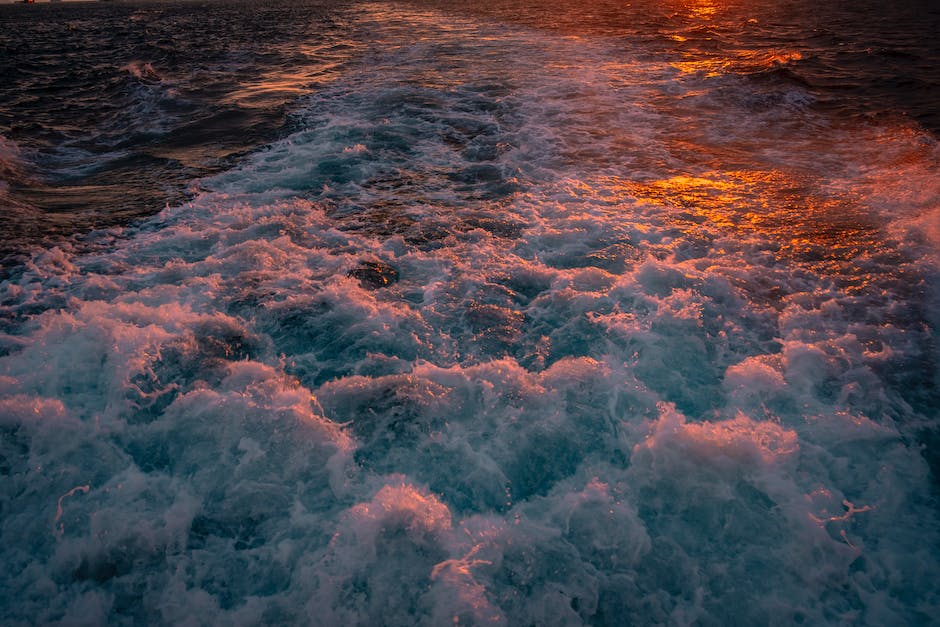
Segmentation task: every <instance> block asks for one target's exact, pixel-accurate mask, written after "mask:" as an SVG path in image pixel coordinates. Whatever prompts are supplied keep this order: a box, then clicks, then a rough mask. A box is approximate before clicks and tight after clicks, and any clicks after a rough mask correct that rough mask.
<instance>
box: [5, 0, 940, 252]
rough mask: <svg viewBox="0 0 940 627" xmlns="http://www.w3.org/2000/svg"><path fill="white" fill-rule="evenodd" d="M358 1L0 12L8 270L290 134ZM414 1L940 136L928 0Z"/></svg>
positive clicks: (159, 202) (176, 196) (852, 119)
mask: <svg viewBox="0 0 940 627" xmlns="http://www.w3.org/2000/svg"><path fill="white" fill-rule="evenodd" d="M348 5H349V3H346V2H341V1H329V2H310V1H303V2H284V1H283V0H278V1H276V2H227V1H222V2H211V3H204V2H196V1H187V2H120V3H106V4H105V3H94V4H93V3H75V4H73V3H59V4H46V5H33V6H21V5H15V6H0V51H2V54H0V77H2V78H0V137H2V138H3V141H4V143H3V145H2V152H0V164H2V165H0V174H2V179H3V180H4V181H5V183H6V185H7V186H8V192H7V193H6V194H5V195H4V196H3V197H2V198H3V202H4V203H5V204H6V205H7V209H8V211H7V214H8V215H7V219H6V220H5V223H4V225H3V227H2V228H3V232H2V237H0V256H3V257H7V256H10V255H12V257H11V258H10V259H8V260H7V261H6V262H5V263H4V266H9V265H10V264H15V263H16V262H17V260H20V261H22V259H23V255H25V254H26V253H27V252H28V250H30V249H31V248H32V247H33V246H35V245H38V244H39V243H41V242H47V243H48V242H55V241H58V240H59V239H60V238H62V237H63V236H68V235H71V234H73V233H83V232H85V231H87V230H88V229H90V228H104V227H108V226H112V225H117V224H124V223H126V222H127V220H129V219H133V218H138V217H141V216H145V215H149V214H151V213H153V212H155V211H157V210H159V209H162V208H163V207H164V206H165V205H166V204H167V203H170V204H172V203H175V202H179V201H181V200H183V199H184V198H186V197H187V194H188V192H189V188H190V185H191V183H192V181H194V180H196V179H198V178H201V177H204V176H206V175H208V174H212V173H215V172H219V171H221V170H224V169H226V168H227V167H230V166H231V165H232V164H233V163H235V162H236V161H237V159H238V158H239V157H240V156H242V155H244V154H246V153H247V152H249V151H251V150H253V149H255V148H257V147H259V146H261V145H263V144H265V143H267V142H268V141H270V140H272V139H274V138H275V137H277V136H279V135H283V134H284V133H285V132H286V131H287V130H289V129H290V128H291V120H290V117H289V113H290V111H291V109H292V106H293V105H292V103H293V102H294V99H295V98H297V97H298V96H301V95H303V94H306V93H310V92H312V91H315V90H316V89H317V88H318V87H319V86H322V85H323V84H326V83H328V82H330V81H331V80H333V79H334V78H335V77H336V76H337V75H339V74H340V73H341V72H342V66H343V64H344V63H348V62H350V61H351V60H352V59H355V58H356V57H357V55H360V54H361V53H362V51H363V50H364V49H367V48H368V46H369V44H370V42H369V41H367V40H365V41H363V40H361V39H358V38H357V37H359V36H361V35H362V33H358V34H355V33H352V32H351V29H353V28H354V26H353V23H354V22H355V15H354V14H351V13H350V11H353V12H354V9H351V8H350V6H348ZM417 6H427V7H435V8H438V9H444V10H449V11H452V12H457V13H469V14H470V15H472V16H474V17H480V18H483V19H489V20H493V21H497V22H500V21H501V22H505V23H511V24H521V25H526V26H530V27H535V28H541V29H546V30H548V31H550V32H553V33H558V34H561V35H564V36H584V37H600V38H611V39H614V40H616V41H617V42H618V44H622V46H623V47H624V50H625V51H626V50H629V51H630V52H631V53H636V52H639V53H640V54H641V55H646V56H650V57H654V58H661V59H665V60H668V61H670V62H674V63H676V64H678V65H680V66H681V67H683V68H684V70H687V71H689V72H704V73H720V74H723V75H737V76H741V77H743V78H745V79H747V80H751V81H755V82H757V83H763V84H765V85H775V84H781V85H787V84H795V85H799V86H801V87H804V88H805V89H806V92H807V93H808V94H811V95H812V98H813V106H814V107H818V108H821V109H827V110H829V111H830V112H831V113H832V115H834V116H837V117H839V118H841V119H843V120H844V121H845V122H846V123H860V122H862V123H863V122H864V120H867V119H880V118H897V117H906V118H908V119H910V120H911V123H912V124H915V125H919V126H921V127H922V128H924V129H926V130H928V131H930V132H931V133H933V134H934V135H936V134H937V133H938V132H940V106H938V105H937V103H938V102H940V44H938V43H937V41H938V38H937V36H936V33H937V32H940V8H938V6H937V5H936V3H934V2H930V1H928V0H924V1H920V0H905V1H904V2H900V3H892V4H891V5H885V4H884V3H876V2H868V1H865V2H827V3H823V4H821V5H818V4H817V3H812V2H802V1H789V2H763V1H759V2H738V1H731V2H723V3H721V4H720V5H719V4H710V3H699V4H695V3H688V2H680V1H678V0H674V1H666V2H642V1H641V2H633V3H620V2H598V3H592V5H591V7H589V8H583V7H580V6H575V5H573V4H572V3H567V2H551V1H540V2H526V3H518V2H487V3H477V4H475V5H474V8H473V9H467V8H466V7H465V6H464V3H449V2H446V1H444V2H429V3H425V4H422V3H418V4H417ZM366 37H367V34H366ZM372 43H375V42H372Z"/></svg>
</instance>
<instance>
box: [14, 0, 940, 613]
mask: <svg viewBox="0 0 940 627" xmlns="http://www.w3.org/2000/svg"><path fill="white" fill-rule="evenodd" d="M357 11H358V12H357V13H355V15H356V20H357V21H356V28H355V29H354V30H355V31H356V32H357V33H358V36H360V37H361V38H362V39H363V40H366V41H376V42H383V43H382V44H381V45H376V46H375V47H374V48H372V49H371V50H370V52H369V54H368V55H367V56H366V57H365V58H364V59H363V60H362V65H361V66H354V67H351V68H349V69H347V71H346V72H345V73H344V74H343V75H342V76H341V77H339V78H337V79H336V80H334V81H332V82H331V83H329V85H325V86H323V88H322V89H321V90H319V91H317V92H316V93H315V94H313V95H311V96H309V97H308V99H306V100H305V101H303V103H302V105H301V106H302V107H303V109H302V110H301V111H300V112H299V113H298V119H299V120H302V122H303V124H302V125H301V127H300V128H299V129H298V130H297V131H296V132H295V133H294V134H292V135H290V136H288V137H286V138H285V139H283V140H282V141H280V142H276V143H274V144H272V145H270V146H268V147H266V148H265V149H264V150H261V151H259V152H257V153H256V154H253V155H252V156H251V157H249V158H247V159H245V161H244V162H243V163H242V165H241V166H239V167H238V168H236V169H234V170H231V171H228V172H225V173H223V174H221V175H219V176H217V177H213V178H211V179H208V180H205V181H202V182H201V185H202V187H203V191H202V192H200V193H199V194H198V195H197V196H196V197H195V198H194V199H193V201H192V202H190V203H187V204H184V205H180V206H175V207H168V208H167V209H166V210H164V211H163V212H161V213H160V214H159V215H157V216H155V217H154V218H153V219H151V220H147V221H144V222H142V223H140V224H138V225H135V226H133V227H128V228H126V229H123V230H113V231H108V232H100V233H98V234H96V237H97V238H98V239H97V242H98V246H97V248H96V249H95V250H93V251H91V252H86V253H83V254H75V253H73V252H71V251H69V250H62V249H53V250H49V251H45V252H43V253H41V254H37V255H36V256H34V257H33V258H32V259H31V260H30V262H29V263H28V264H26V265H24V266H23V267H22V268H20V270H19V271H18V273H16V274H15V275H13V276H12V277H11V278H9V279H8V280H5V281H4V282H3V283H0V315H2V316H3V320H4V327H3V335H2V336H0V347H2V353H0V354H2V357H0V429H2V431H3V438H2V439H0V447H2V448H0V472H2V475H3V478H4V481H3V482H0V506H2V511H0V514H2V516H0V530H2V531H0V533H2V537H3V539H4V540H3V544H2V549H0V550H2V553H3V561H4V563H5V564H7V565H8V567H7V568H6V569H4V571H3V572H0V604H2V606H3V607H4V608H5V610H6V612H7V614H8V615H9V616H10V619H9V621H10V623H11V624H31V623H56V622H59V623H63V624H68V623H77V622H82V621H86V622H87V621H91V622H114V623H135V622H142V621H145V622H155V623H166V624H180V623H192V624H197V623H198V624H246V625H247V624H302V623H313V624H334V623H343V624H359V625H372V624H389V625H405V624H409V625H410V624H428V625H436V624H441V623H444V622H451V623H454V624H505V625H515V624H530V623H534V624H546V625H577V624H589V625H617V624H624V623H633V622H636V623H643V624H648V623H654V622H655V623H670V624H673V623H678V624H690V623H696V622H698V623H703V624H727V623H757V624H760V623H780V622H805V623H809V624H839V623H846V622H852V623H859V624H894V623H929V622H930V621H931V620H932V619H933V616H935V615H937V612H938V610H940V608H938V605H940V598H938V594H937V591H936V589H935V586H934V585H933V582H934V581H936V580H937V577H938V576H940V559H938V555H937V552H936V550H935V547H936V544H937V541H938V539H940V535H938V527H937V502H936V494H935V486H936V477H935V475H933V474H932V472H931V467H930V463H932V462H930V456H929V455H928V456H927V459H925V457H924V456H923V455H922V454H921V451H922V443H924V442H929V441H930V440H929V436H930V434H931V433H935V432H936V429H937V419H938V416H937V409H936V408H937V404H936V402H935V401H936V399H937V380H936V372H937V369H936V363H937V361H936V359H937V353H936V345H935V340H934V337H935V331H936V320H935V317H934V316H933V314H931V313H930V312H929V305H930V303H931V302H932V301H931V300H930V299H931V298H933V296H931V295H930V294H932V292H929V290H928V289H927V288H928V287H930V289H933V287H932V286H934V285H935V278H936V276H937V265H936V263H937V260H936V257H935V253H934V252H933V251H932V249H931V247H930V244H929V243H928V242H929V241H930V240H929V237H930V235H929V233H930V227H929V222H930V219H931V218H929V217H926V216H929V215H931V212H932V211H933V207H934V206H935V205H936V200H937V199H938V198H940V188H938V186H937V184H936V180H937V178H936V176H935V174H936V161H935V160H934V156H935V153H934V152H931V151H932V150H934V148H930V147H927V148H925V147H924V145H923V144H922V143H920V142H921V136H920V135H918V134H917V133H916V132H911V131H910V129H909V128H907V127H901V128H899V127H897V126H893V125H891V124H889V123H886V124H885V125H884V126H880V127H877V128H875V129H874V130H872V129H871V128H862V129H859V128H854V127H849V128H847V127H845V126H843V125H840V124H839V123H838V122H837V121H833V120H831V119H829V118H827V117H826V116H825V114H824V113H821V112H819V111H816V110H814V109H813V108H812V107H810V106H808V105H807V102H809V100H810V97H809V95H807V97H806V98H795V97H794V98H784V99H782V100H781V99H779V98H777V96H778V95H779V94H776V92H775V91H773V90H771V92H772V93H770V94H768V93H767V90H766V89H765V88H763V87H762V86H761V85H762V84H761V83H760V82H751V81H748V80H745V79H742V77H741V76H738V75H726V74H721V73H718V74H717V75H710V74H708V73H705V72H686V71H684V69H683V68H682V67H676V66H675V65H674V64H670V63H666V62H663V61H662V60H656V59H650V58H649V56H648V55H647V56H644V55H642V54H639V51H637V50H631V49H629V48H628V49H626V50H624V48H623V47H622V46H620V44H618V43H617V42H612V41H609V40H606V39H603V38H585V39H581V40H577V41H575V40H559V38H557V37H552V36H549V35H546V34H545V33H544V32H540V31H535V30H529V29H525V28H522V27H512V28H511V27H508V26H505V25H499V24H493V23H486V22H480V21H476V20H475V19H472V18H470V17H465V16H464V17H461V16H459V15H445V14H443V13H438V12H435V11H430V10H427V11H419V10H417V9H414V10H405V9H402V8H400V7H399V8H397V9H396V10H395V11H394V12H391V11H390V10H389V9H387V8H386V7H384V5H378V4H361V5H357ZM481 60H484V61H481ZM442 68H446V71H445V70H444V69H442ZM686 69H687V68H686ZM774 89H776V88H774ZM788 89H793V90H796V91H799V89H800V88H798V87H788ZM755 100H760V101H761V102H763V103H764V105H762V106H761V107H760V108H758V110H756V111H755V110H754V109H755V107H754V104H753V103H754V101H755ZM693 111H694V112H695V115H694V116H692V115H691V113H690V112H693ZM745 112H749V113H748V114H747V115H745ZM677 119H681V120H685V121H688V124H684V125H678V126H677V125H676V123H675V121H676V120H677ZM809 126H811V127H812V128H813V129H814V130H815V134H814V135H813V136H812V137H808V136H807V135H806V133H803V134H794V135H793V137H797V138H801V139H795V140H793V142H792V143H790V144H788V145H787V149H786V150H783V149H782V148H781V144H780V134H781V133H783V132H784V131H785V130H787V129H790V130H793V129H799V128H804V129H805V128H807V127H809ZM781 129H783V130H781ZM742 153H743V154H747V155H749V156H750V157H749V159H748V160H747V163H746V164H742V163H740V161H739V160H738V159H737V158H736V157H735V155H740V154H742ZM891 154H902V155H904V157H903V159H901V160H902V161H903V162H904V163H907V164H909V166H908V167H909V168H910V170H908V171H907V172H908V173H909V174H911V176H910V177H907V178H904V177H900V178H899V177H897V175H896V166H897V161H896V160H892V158H891V157H890V155H891ZM899 158H900V157H899ZM820 170H823V172H822V173H820ZM883 190H889V192H883ZM925 434H926V435H925ZM37 521H40V524H37Z"/></svg>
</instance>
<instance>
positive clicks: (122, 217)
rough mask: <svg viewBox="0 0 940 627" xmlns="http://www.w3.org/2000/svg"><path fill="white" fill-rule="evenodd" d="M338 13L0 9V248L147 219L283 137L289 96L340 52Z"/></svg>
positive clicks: (326, 7) (201, 6)
mask: <svg viewBox="0 0 940 627" xmlns="http://www.w3.org/2000/svg"><path fill="white" fill-rule="evenodd" d="M341 11H342V3H337V2H329V3H311V2H304V3H299V4H298V3H288V2H276V3H273V4H271V3H251V2H244V3H237V2H213V3H202V2H166V3H163V2H131V3H123V2H122V3H107V4H105V3H79V4H73V3H60V4H46V5H42V4H40V5H33V6H2V7H0V33H2V34H0V51H2V53H0V76H2V78H0V135H2V136H3V138H4V141H5V142H6V143H4V150H3V160H4V170H3V173H4V175H6V176H4V180H5V181H6V183H7V184H8V185H9V195H10V197H9V198H7V197H6V196H4V201H5V202H7V203H9V204H12V205H13V208H12V211H10V212H9V213H11V214H12V215H11V216H10V219H8V221H7V222H6V224H5V225H4V227H3V231H4V232H3V237H2V238H0V241H2V244H0V254H3V255H9V254H17V253H19V254H20V255H22V254H23V253H25V252H26V251H27V250H28V248H29V247H30V246H32V245H35V244H36V243H38V242H39V241H45V240H50V241H55V239H56V238H61V237H62V236H64V235H69V234H72V233H75V232H84V231H87V230H88V229H89V228H103V227H108V226H113V225H116V224H123V223H126V222H127V221H128V220H130V219H133V218H139V217H141V216H145V215H149V214H152V213H154V212H156V211H158V210H160V209H162V208H163V207H164V206H166V204H167V203H174V202H179V201H180V200H182V199H183V198H185V197H186V192H187V188H188V186H189V184H190V183H191V182H192V181H193V180H195V179H197V178H200V177H203V176H206V175H208V174H211V173H213V172H218V171H221V170H223V169H225V168H226V167H230V166H231V165H232V164H233V163H235V161H236V160H237V158H238V157H239V156H241V155H244V154H245V153H247V152H249V151H250V150H252V149H254V148H257V147H258V146H259V145H262V144H264V143H266V142H267V141H270V140H271V139H273V138H274V137H276V136H277V135H278V134H279V133H283V132H284V130H285V127H286V126H287V125H288V117H287V114H288V111H289V108H290V104H291V102H292V101H293V100H294V99H295V98H296V97H297V96H298V95H301V94H304V93H309V92H310V91H311V90H314V89H316V87H317V86H318V85H320V84H323V83H325V82H328V81H330V80H331V79H332V78H333V77H334V76H335V75H336V73H337V72H338V66H339V65H340V64H341V63H343V62H344V61H345V60H347V58H348V57H349V55H350V50H349V48H350V46H349V45H348V44H346V43H345V42H344V37H345V27H344V25H343V18H342V16H341ZM9 142H13V145H12V146H11V145H9ZM11 158H13V159H15V161H14V162H13V163H10V161H9V160H10V159H11Z"/></svg>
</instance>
